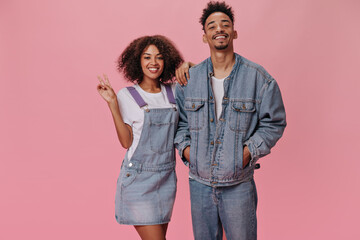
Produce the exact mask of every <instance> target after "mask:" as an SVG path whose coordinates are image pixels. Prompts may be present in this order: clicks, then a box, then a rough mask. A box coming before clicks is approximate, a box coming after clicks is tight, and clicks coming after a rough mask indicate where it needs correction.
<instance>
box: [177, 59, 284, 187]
mask: <svg viewBox="0 0 360 240" xmlns="http://www.w3.org/2000/svg"><path fill="white" fill-rule="evenodd" d="M189 71H190V72H189V74H190V79H189V81H188V84H187V85H186V86H180V85H179V84H178V85H177V86H176V103H177V105H178V109H179V124H178V130H177V133H176V136H175V140H174V142H175V146H176V148H177V149H178V150H179V154H180V157H181V159H182V160H183V161H184V163H185V164H186V165H189V167H190V177H192V178H194V179H195V180H197V181H199V182H201V183H203V184H206V185H210V186H230V185H234V184H237V183H240V182H244V181H248V180H250V179H252V177H253V174H254V168H255V163H256V161H257V160H258V159H259V158H260V157H263V156H265V155H267V154H269V153H270V149H271V148H272V147H273V146H274V145H275V143H276V142H277V141H278V140H279V138H280V137H281V136H282V134H283V132H284V129H285V126H286V118H285V109H284V105H283V101H282V98H281V93H280V89H279V87H278V85H277V83H276V81H275V79H273V78H272V77H271V76H270V75H269V73H267V72H266V71H265V69H264V68H263V67H261V66H260V65H258V64H256V63H253V62H251V61H249V60H247V59H245V58H244V57H242V56H240V55H238V54H236V53H235V65H234V66H233V69H232V71H231V73H230V75H229V76H228V77H226V78H225V80H224V97H223V100H222V112H221V115H220V118H219V120H216V114H215V102H214V95H213V91H212V87H211V76H213V66H212V62H211V58H208V59H206V60H204V61H203V62H201V63H200V64H198V65H196V66H194V67H192V68H190V70H189ZM217 104H221V103H217ZM245 145H247V146H248V148H249V151H250V154H251V160H250V163H249V164H248V165H247V166H245V168H243V148H244V146H245ZM187 146H190V164H188V162H187V161H186V159H185V158H184V156H183V151H184V149H185V148H186V147H187Z"/></svg>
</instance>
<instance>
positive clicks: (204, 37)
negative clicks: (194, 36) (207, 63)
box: [203, 33, 208, 43]
mask: <svg viewBox="0 0 360 240" xmlns="http://www.w3.org/2000/svg"><path fill="white" fill-rule="evenodd" d="M203 43H208V40H207V37H206V34H205V33H204V34H203Z"/></svg>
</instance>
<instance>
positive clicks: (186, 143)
mask: <svg viewBox="0 0 360 240" xmlns="http://www.w3.org/2000/svg"><path fill="white" fill-rule="evenodd" d="M188 146H190V141H184V142H182V143H181V144H179V145H178V146H177V149H178V151H179V155H180V158H181V160H182V161H183V162H184V164H185V165H186V166H187V167H188V166H189V161H188V160H186V158H185V157H184V149H185V148H187V147H188Z"/></svg>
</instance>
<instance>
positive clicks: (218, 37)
mask: <svg viewBox="0 0 360 240" xmlns="http://www.w3.org/2000/svg"><path fill="white" fill-rule="evenodd" d="M220 38H225V36H217V37H216V38H215V39H220Z"/></svg>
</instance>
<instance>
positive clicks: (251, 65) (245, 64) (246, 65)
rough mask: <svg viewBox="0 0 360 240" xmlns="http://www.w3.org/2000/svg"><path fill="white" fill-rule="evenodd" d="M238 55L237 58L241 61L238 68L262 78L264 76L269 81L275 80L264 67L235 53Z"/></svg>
mask: <svg viewBox="0 0 360 240" xmlns="http://www.w3.org/2000/svg"><path fill="white" fill-rule="evenodd" d="M235 54H236V55H237V58H238V59H239V65H238V67H242V69H243V70H245V71H253V72H256V73H258V74H260V75H261V76H263V77H264V78H265V79H267V80H273V77H272V76H271V75H270V74H269V73H268V72H267V71H266V70H265V68H264V67H263V66H261V65H260V64H258V63H256V62H253V61H251V60H249V59H247V58H245V57H243V56H240V55H239V54H237V53H235Z"/></svg>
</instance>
